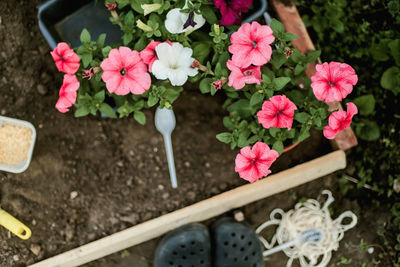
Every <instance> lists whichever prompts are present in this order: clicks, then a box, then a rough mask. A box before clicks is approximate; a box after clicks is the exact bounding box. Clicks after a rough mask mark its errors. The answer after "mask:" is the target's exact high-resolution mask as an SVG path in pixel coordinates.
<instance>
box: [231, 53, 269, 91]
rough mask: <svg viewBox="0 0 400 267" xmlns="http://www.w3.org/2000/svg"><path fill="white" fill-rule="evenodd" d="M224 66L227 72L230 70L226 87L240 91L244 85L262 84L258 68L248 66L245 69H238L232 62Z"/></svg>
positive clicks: (259, 68)
mask: <svg viewBox="0 0 400 267" xmlns="http://www.w3.org/2000/svg"><path fill="white" fill-rule="evenodd" d="M226 66H227V67H228V69H229V70H231V74H230V75H229V81H228V85H229V86H232V87H233V88H235V89H236V90H238V89H242V88H243V87H244V86H245V84H250V83H256V84H260V83H261V82H262V80H261V67H260V66H248V67H245V68H240V67H238V66H237V65H236V64H235V63H234V62H233V61H232V60H228V62H227V63H226Z"/></svg>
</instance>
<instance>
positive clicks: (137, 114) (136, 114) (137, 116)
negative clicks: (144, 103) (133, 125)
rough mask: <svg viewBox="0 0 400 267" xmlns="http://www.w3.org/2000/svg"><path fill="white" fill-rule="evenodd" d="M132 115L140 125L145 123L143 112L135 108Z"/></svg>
mask: <svg viewBox="0 0 400 267" xmlns="http://www.w3.org/2000/svg"><path fill="white" fill-rule="evenodd" d="M133 117H134V118H135V120H136V121H137V122H138V123H140V124H141V125H145V124H146V116H145V115H144V113H143V112H141V111H139V110H137V111H135V112H134V113H133Z"/></svg>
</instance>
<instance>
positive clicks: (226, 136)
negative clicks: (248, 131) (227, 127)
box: [216, 132, 232, 144]
mask: <svg viewBox="0 0 400 267" xmlns="http://www.w3.org/2000/svg"><path fill="white" fill-rule="evenodd" d="M216 137H217V139H218V140H219V141H221V142H222V143H226V144H229V143H230V142H231V141H232V134H231V133H227V132H225V133H220V134H217V135H216Z"/></svg>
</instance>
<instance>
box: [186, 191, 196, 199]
mask: <svg viewBox="0 0 400 267" xmlns="http://www.w3.org/2000/svg"><path fill="white" fill-rule="evenodd" d="M187 198H188V199H189V200H192V201H193V200H194V199H195V198H196V193H195V192H193V191H189V192H188V193H187Z"/></svg>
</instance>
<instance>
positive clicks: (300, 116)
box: [294, 112, 310, 123]
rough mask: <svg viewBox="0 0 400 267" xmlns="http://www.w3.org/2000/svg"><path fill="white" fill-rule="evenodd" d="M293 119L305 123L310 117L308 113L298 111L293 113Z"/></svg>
mask: <svg viewBox="0 0 400 267" xmlns="http://www.w3.org/2000/svg"><path fill="white" fill-rule="evenodd" d="M294 119H295V120H296V121H298V122H300V123H306V122H307V121H308V120H309V119H310V114H308V113H306V112H299V113H296V114H294Z"/></svg>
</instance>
